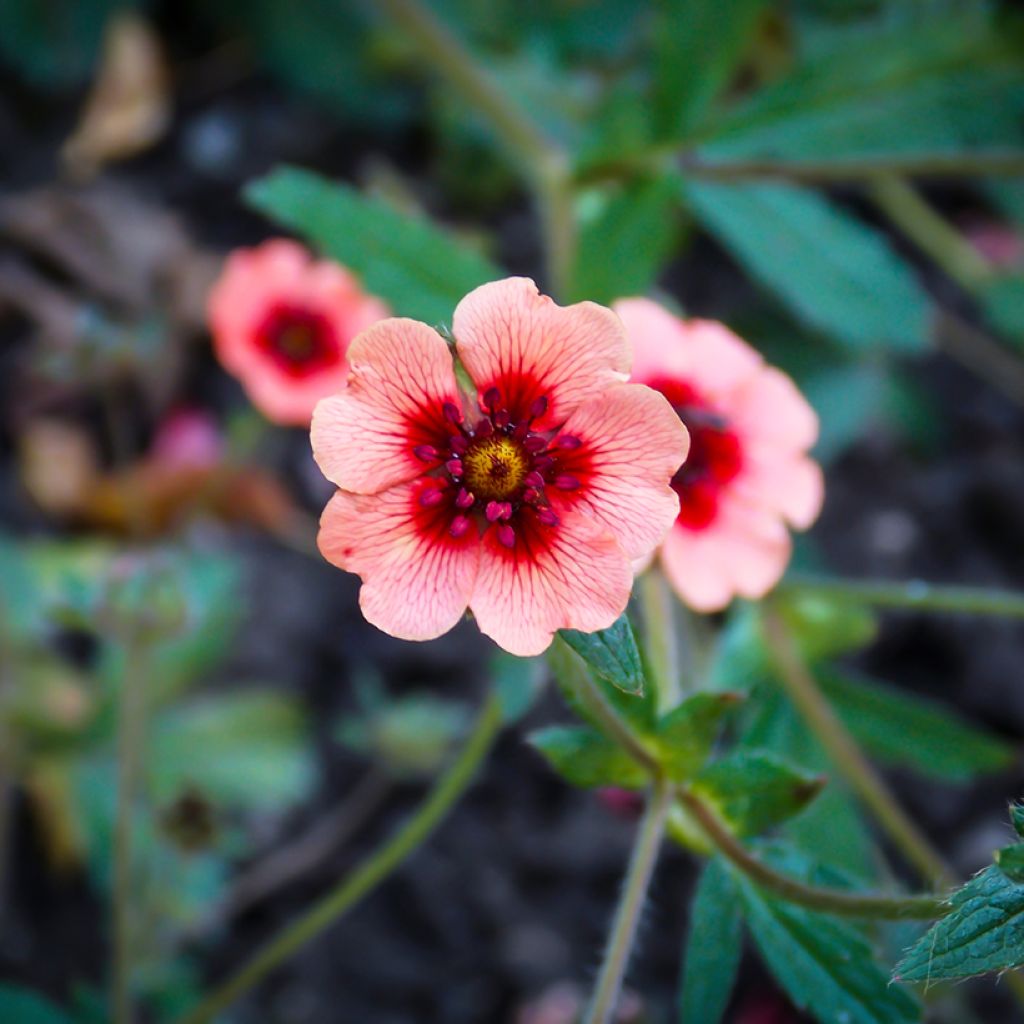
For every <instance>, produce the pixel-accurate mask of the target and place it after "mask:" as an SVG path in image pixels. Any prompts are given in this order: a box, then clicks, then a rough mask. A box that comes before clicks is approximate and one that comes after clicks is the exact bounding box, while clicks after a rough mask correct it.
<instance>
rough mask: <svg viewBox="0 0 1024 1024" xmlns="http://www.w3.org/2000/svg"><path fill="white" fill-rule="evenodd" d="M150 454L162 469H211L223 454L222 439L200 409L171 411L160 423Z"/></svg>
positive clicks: (182, 408) (222, 436) (183, 407)
mask: <svg viewBox="0 0 1024 1024" xmlns="http://www.w3.org/2000/svg"><path fill="white" fill-rule="evenodd" d="M150 454H151V455H152V457H153V459H154V460H156V461H157V462H160V463H162V464H163V465H166V466H177V467H185V466H215V465H216V464H217V463H218V462H220V460H221V458H222V457H223V454H224V435H223V434H222V433H221V431H220V427H219V426H218V425H217V421H216V420H215V419H214V418H213V417H212V416H211V415H210V414H209V413H208V412H205V411H204V410H202V409H193V408H189V407H187V406H182V407H180V408H177V409H174V410H172V411H171V412H169V413H168V414H167V415H166V416H165V417H164V418H163V419H162V420H161V421H160V424H159V425H158V427H157V430H156V436H155V437H154V438H153V446H152V448H151V449H150Z"/></svg>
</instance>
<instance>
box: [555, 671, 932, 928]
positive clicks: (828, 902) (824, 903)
mask: <svg viewBox="0 0 1024 1024" xmlns="http://www.w3.org/2000/svg"><path fill="white" fill-rule="evenodd" d="M581 678H582V680H583V681H581V682H580V683H579V685H577V686H576V689H577V692H578V696H579V697H580V699H583V698H584V696H585V694H586V692H587V691H589V692H590V693H591V694H592V695H593V697H594V699H593V701H592V702H590V701H588V703H587V707H588V710H590V711H591V713H595V711H596V709H598V708H600V709H601V711H600V715H598V714H596V713H595V718H596V719H597V720H598V721H600V723H601V725H602V728H603V729H604V731H605V733H606V734H607V735H608V736H609V737H610V738H612V739H618V740H619V741H620V742H622V740H621V737H623V736H625V737H628V741H627V742H625V743H623V744H622V745H623V748H624V749H625V750H626V751H627V753H629V754H630V755H631V756H632V757H633V759H634V760H635V761H636V762H637V763H638V764H639V765H641V767H644V768H646V769H647V770H648V772H650V774H651V778H652V780H653V781H654V782H655V784H657V783H658V781H659V780H660V779H661V777H662V772H661V768H660V766H659V765H658V763H657V762H656V761H655V760H654V758H653V757H652V756H651V755H650V754H649V753H648V752H647V750H646V749H645V748H644V746H643V743H642V742H641V740H640V739H639V738H638V737H637V736H636V735H635V734H634V733H633V729H632V726H631V725H630V724H629V723H628V722H627V721H626V720H625V719H624V718H623V717H622V716H621V715H620V714H619V713H618V712H617V711H616V710H615V708H614V707H612V705H611V704H609V703H608V702H607V700H605V698H604V695H603V694H602V693H601V691H600V690H599V689H598V687H597V686H596V685H595V684H594V682H593V680H592V679H591V678H590V677H589V676H588V675H586V674H585V673H581ZM574 682H575V681H574ZM674 795H675V797H676V799H677V800H678V802H679V804H680V806H681V808H682V810H683V811H684V812H685V813H686V814H687V815H688V817H689V819H690V820H692V821H694V822H696V824H697V826H699V827H700V829H701V830H702V831H703V833H704V834H705V835H706V837H707V839H708V840H709V841H710V843H711V845H712V846H713V847H715V848H717V849H718V850H719V851H720V852H721V853H722V854H723V855H724V856H725V857H727V858H728V859H729V860H730V861H732V863H733V864H735V865H736V867H738V868H739V869H740V870H741V871H743V872H744V873H745V874H747V875H748V876H749V877H750V878H751V879H752V880H753V881H754V882H757V883H758V884H759V885H761V886H763V887H764V888H766V889H770V890H771V891H772V892H775V893H777V894H778V895H780V896H782V897H783V898H784V899H787V900H789V901H790V902H792V903H798V904H800V905H801V906H805V907H809V908H811V909H814V910H822V911H826V912H828V913H832V914H842V915H845V916H848V917H862V918H868V917H878V918H883V919H898V918H919V919H924V920H930V919H933V918H936V917H941V916H942V915H943V914H945V913H947V912H948V910H949V907H948V905H947V904H946V903H945V902H944V901H943V900H942V899H941V898H939V897H938V896H930V895H929V896H885V895H874V894H867V895H865V894H859V893H850V892H843V891H842V890H840V889H828V888H824V887H822V886H814V885H805V884H804V883H803V882H798V881H797V880H796V879H794V878H790V877H789V876H788V875H783V874H780V873H779V872H778V871H775V870H774V869H773V868H770V867H769V866H768V865H766V864H764V863H762V862H761V861H759V860H758V859H757V858H756V857H755V856H754V855H753V854H751V853H750V852H749V851H748V850H747V849H746V848H745V847H744V846H743V844H742V843H741V842H740V841H739V840H738V839H737V838H736V837H735V836H734V835H733V834H732V832H731V831H730V830H729V828H728V826H727V825H725V824H724V823H723V822H722V821H721V819H720V818H719V817H718V815H717V814H716V813H715V811H714V810H713V809H712V808H711V807H710V806H709V805H708V804H707V803H705V801H704V799H703V798H702V797H700V796H698V795H697V794H696V793H695V792H693V791H692V790H690V789H689V788H687V787H685V786H679V787H677V788H676V790H675V794H674Z"/></svg>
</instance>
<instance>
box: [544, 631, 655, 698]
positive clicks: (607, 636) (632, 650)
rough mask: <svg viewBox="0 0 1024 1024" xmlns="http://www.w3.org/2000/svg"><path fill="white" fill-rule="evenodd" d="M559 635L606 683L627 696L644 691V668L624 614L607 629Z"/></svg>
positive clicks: (634, 638) (561, 632)
mask: <svg viewBox="0 0 1024 1024" xmlns="http://www.w3.org/2000/svg"><path fill="white" fill-rule="evenodd" d="M558 635H559V636H560V637H561V638H562V639H563V640H564V641H565V642H566V643H567V644H568V645H569V646H570V647H571V648H572V649H573V650H574V651H575V652H576V653H577V654H578V655H579V656H580V657H581V658H582V659H583V660H584V661H585V662H586V663H587V665H588V666H589V668H590V669H591V670H592V671H593V672H594V673H595V674H596V675H598V676H600V677H601V678H602V679H604V680H605V681H606V682H609V683H611V684H612V686H614V687H616V688H617V689H619V690H622V691H623V692H624V693H629V694H635V695H637V696H639V695H641V694H643V692H644V669H643V664H642V662H641V661H640V650H639V648H638V647H637V645H636V637H635V636H634V635H633V627H632V626H631V625H630V623H629V616H628V615H626V613H625V612H623V613H622V615H620V616H619V618H618V619H617V620H616V621H615V623H614V624H613V625H611V626H609V627H608V628H607V629H599V630H598V631H597V632H596V633H581V632H579V630H576V629H561V630H559V631H558Z"/></svg>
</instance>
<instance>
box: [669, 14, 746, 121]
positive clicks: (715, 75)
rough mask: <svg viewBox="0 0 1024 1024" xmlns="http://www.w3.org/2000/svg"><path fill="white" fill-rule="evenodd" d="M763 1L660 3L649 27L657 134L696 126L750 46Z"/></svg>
mask: <svg viewBox="0 0 1024 1024" xmlns="http://www.w3.org/2000/svg"><path fill="white" fill-rule="evenodd" d="M763 7H764V0H732V2H730V3H720V2H719V0H663V2H662V3H661V4H660V5H659V10H658V17H657V18H656V19H655V21H654V46H655V55H656V56H655V90H654V93H655V95H654V106H655V111H656V115H657V120H658V127H659V131H660V134H661V135H662V136H665V137H668V138H675V139H686V138H688V137H689V135H690V133H691V131H692V130H693V129H694V128H698V127H700V126H701V124H702V122H703V121H704V120H705V116H704V115H705V114H706V113H707V110H708V107H709V106H710V104H711V102H712V100H714V98H715V97H716V96H717V95H718V93H719V92H720V91H721V90H722V88H723V87H724V86H726V85H727V84H728V82H729V77H730V75H732V73H733V71H734V70H735V68H736V64H737V63H738V61H739V59H740V58H741V57H742V56H743V51H744V49H745V48H746V47H747V46H748V45H749V43H750V41H751V37H752V35H753V31H754V27H755V25H756V23H757V18H758V15H759V14H760V13H761V10H762V8H763Z"/></svg>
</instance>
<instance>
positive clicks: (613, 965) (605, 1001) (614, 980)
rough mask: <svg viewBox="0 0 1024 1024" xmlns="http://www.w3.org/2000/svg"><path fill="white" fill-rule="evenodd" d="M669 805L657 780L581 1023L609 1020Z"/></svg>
mask: <svg viewBox="0 0 1024 1024" xmlns="http://www.w3.org/2000/svg"><path fill="white" fill-rule="evenodd" d="M671 805H672V789H671V787H670V786H669V785H668V784H667V783H666V782H665V781H664V780H658V781H657V782H655V784H654V787H653V789H652V791H651V794H650V796H649V797H648V800H647V809H646V811H645V812H644V817H643V820H642V821H641V822H640V828H639V831H638V832H637V837H636V843H635V844H634V846H633V853H632V856H631V857H630V859H629V868H628V870H627V871H626V881H625V884H624V885H623V887H622V896H621V897H620V899H619V905H618V909H617V910H616V911H615V921H614V923H613V925H612V930H611V932H610V933H609V935H608V945H607V947H606V949H605V953H604V961H603V962H602V964H601V971H600V973H599V974H598V976H597V987H596V988H595V989H594V995H593V998H592V1000H591V1003H590V1007H589V1008H588V1010H587V1014H586V1016H585V1017H584V1024H607V1022H609V1021H611V1020H612V1019H613V1015H614V1013H615V1007H616V1005H617V1004H618V1001H619V995H620V993H621V992H622V982H623V980H624V979H625V976H626V969H627V968H628V967H629V958H630V954H631V953H632V950H633V944H634V941H635V940H636V933H637V927H638V926H639V924H640V915H641V913H642V912H643V905H644V899H645V897H646V895H647V889H648V887H649V886H650V883H651V876H652V875H653V874H654V866H655V864H656V863H657V860H658V850H659V849H660V847H661V840H662V837H663V836H664V834H665V821H666V818H667V816H668V810H669V807H670V806H671Z"/></svg>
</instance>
